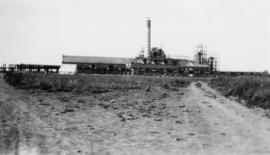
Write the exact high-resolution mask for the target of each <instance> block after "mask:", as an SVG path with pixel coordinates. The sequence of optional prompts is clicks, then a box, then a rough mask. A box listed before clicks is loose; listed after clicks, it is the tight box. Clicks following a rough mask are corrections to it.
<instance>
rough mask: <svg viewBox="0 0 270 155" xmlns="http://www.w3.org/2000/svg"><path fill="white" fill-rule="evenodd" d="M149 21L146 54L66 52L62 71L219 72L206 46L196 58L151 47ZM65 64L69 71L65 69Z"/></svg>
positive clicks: (133, 73)
mask: <svg viewBox="0 0 270 155" xmlns="http://www.w3.org/2000/svg"><path fill="white" fill-rule="evenodd" d="M146 23H147V24H146V25H147V30H148V32H147V51H146V52H145V53H146V56H144V53H143V54H140V55H139V56H138V57H136V58H115V57H94V56H68V55H63V60H62V64H63V65H62V67H61V69H60V73H61V72H62V73H71V74H73V73H77V74H128V75H159V76H163V75H165V76H209V75H211V74H213V73H214V72H215V71H216V61H215V59H214V57H209V58H208V57H207V56H206V51H205V50H204V49H203V46H199V48H198V51H196V54H195V56H194V60H188V59H177V58H168V57H166V54H165V52H164V51H163V49H158V48H151V20H150V19H149V18H148V19H147V21H146ZM65 67H66V68H70V70H69V71H64V69H63V68H65Z"/></svg>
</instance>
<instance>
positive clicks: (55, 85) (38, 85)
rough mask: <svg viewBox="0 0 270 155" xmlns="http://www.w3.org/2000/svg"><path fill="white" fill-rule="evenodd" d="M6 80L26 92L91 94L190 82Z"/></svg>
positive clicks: (21, 76) (18, 76)
mask: <svg viewBox="0 0 270 155" xmlns="http://www.w3.org/2000/svg"><path fill="white" fill-rule="evenodd" d="M4 79H5V80H6V81H7V82H8V83H9V84H10V85H12V86H15V87H18V88H24V89H41V90H46V91H74V92H91V93H104V92H109V91H112V90H119V89H123V90H128V89H149V87H152V86H161V87H164V88H167V89H173V88H175V87H186V86H187V85H189V84H190V82H191V80H190V79H188V78H164V77H150V76H149V77H146V76H120V75H59V74H38V73H8V74H6V75H5V77H4Z"/></svg>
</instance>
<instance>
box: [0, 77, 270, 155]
mask: <svg viewBox="0 0 270 155" xmlns="http://www.w3.org/2000/svg"><path fill="white" fill-rule="evenodd" d="M267 116H268V115H266V113H265V112H264V111H263V110H259V109H248V108H246V107H245V106H243V105H241V104H239V103H238V102H237V101H235V100H234V99H229V98H226V97H224V96H222V95H220V94H219V93H217V92H216V91H215V90H213V89H211V88H209V87H208V86H207V84H206V83H203V82H201V84H200V85H199V84H196V85H195V83H192V84H191V85H190V86H189V87H187V88H177V89H166V88H163V87H151V88H147V90H142V89H132V90H127V91H123V90H116V91H113V92H106V93H100V94H91V93H82V94H78V93H72V92H44V91H37V90H28V91H27V90H21V89H16V88H13V87H11V86H9V85H8V84H7V83H5V82H4V81H3V77H2V75H1V76H0V154H115V155H119V154H207V155H208V154H270V147H269V146H270V138H269V137H270V119H269V118H268V117H267Z"/></svg>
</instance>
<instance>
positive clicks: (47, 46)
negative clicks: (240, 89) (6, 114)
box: [0, 0, 270, 71]
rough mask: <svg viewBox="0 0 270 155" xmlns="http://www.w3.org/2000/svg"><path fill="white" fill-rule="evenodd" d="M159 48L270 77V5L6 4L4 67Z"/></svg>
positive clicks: (0, 19) (210, 0)
mask: <svg viewBox="0 0 270 155" xmlns="http://www.w3.org/2000/svg"><path fill="white" fill-rule="evenodd" d="M146 17H151V20H152V45H153V46H158V47H163V48H164V50H165V52H166V53H167V54H169V55H179V56H190V57H191V56H192V55H193V52H194V47H195V46H196V45H197V44H204V45H206V46H207V50H208V53H215V54H216V55H218V56H219V64H220V69H221V70H235V71H236V70H239V71H263V70H266V69H267V70H269V71H270V59H269V58H270V46H269V45H270V44H269V43H270V1H269V0H132V1H131V0H0V54H1V55H0V64H3V63H7V64H10V63H38V64H61V60H62V55H82V56H113V57H135V56H136V55H137V54H138V51H139V50H141V49H142V48H144V49H146V39H147V38H146V36H147V34H146V32H147V30H146Z"/></svg>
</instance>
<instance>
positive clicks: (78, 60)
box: [62, 55, 135, 64]
mask: <svg viewBox="0 0 270 155" xmlns="http://www.w3.org/2000/svg"><path fill="white" fill-rule="evenodd" d="M134 61H135V60H134V59H133V58H116V57H94V56H68V55H63V61H62V63H63V64H88V63H96V64H98V63H102V64H128V63H130V62H134Z"/></svg>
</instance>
